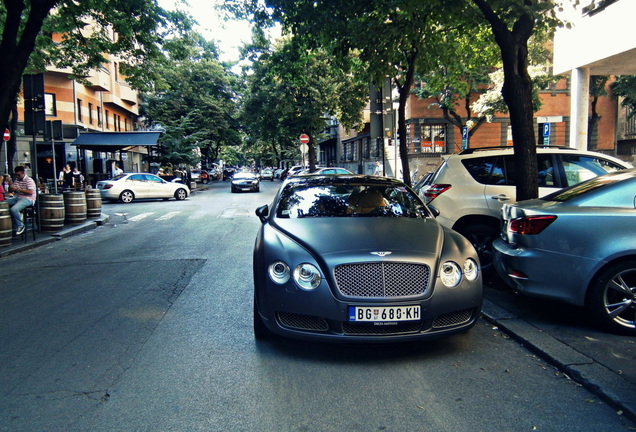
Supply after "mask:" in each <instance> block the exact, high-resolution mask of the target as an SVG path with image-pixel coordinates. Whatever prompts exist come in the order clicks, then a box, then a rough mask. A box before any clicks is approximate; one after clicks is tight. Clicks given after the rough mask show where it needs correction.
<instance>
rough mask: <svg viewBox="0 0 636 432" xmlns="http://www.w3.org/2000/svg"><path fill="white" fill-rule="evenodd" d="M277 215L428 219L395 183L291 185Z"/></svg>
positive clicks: (414, 199) (415, 199) (411, 196)
mask: <svg viewBox="0 0 636 432" xmlns="http://www.w3.org/2000/svg"><path fill="white" fill-rule="evenodd" d="M276 216H277V217H280V218H304V217H359V216H383V217H410V218H422V217H429V216H430V213H429V212H428V210H427V208H426V206H424V204H422V202H421V201H420V200H419V198H418V197H417V196H416V195H414V194H413V193H412V192H410V191H409V190H408V189H407V188H406V187H405V186H398V185H395V184H360V183H357V184H356V183H327V184H320V185H308V184H292V185H288V186H287V187H286V188H285V189H284V190H283V191H282V194H281V198H280V200H279V203H278V206H277V211H276Z"/></svg>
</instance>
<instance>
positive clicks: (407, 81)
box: [395, 50, 418, 186]
mask: <svg viewBox="0 0 636 432" xmlns="http://www.w3.org/2000/svg"><path fill="white" fill-rule="evenodd" d="M417 55H418V53H417V50H415V51H413V52H412V53H411V55H410V56H409V68H408V70H407V71H406V75H405V77H404V83H403V84H402V85H400V83H399V82H398V80H395V82H396V84H397V86H398V91H399V93H400V103H399V105H398V136H399V137H400V159H401V160H402V177H403V179H404V183H406V184H407V185H408V186H411V169H410V168H409V149H408V137H407V136H406V102H407V101H408V99H409V96H410V94H411V86H412V85H413V81H414V80H415V60H416V59H417Z"/></svg>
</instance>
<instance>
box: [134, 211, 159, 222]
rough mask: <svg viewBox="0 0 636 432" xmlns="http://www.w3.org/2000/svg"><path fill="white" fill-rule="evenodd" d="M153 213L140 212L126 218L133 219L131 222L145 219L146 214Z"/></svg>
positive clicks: (150, 214)
mask: <svg viewBox="0 0 636 432" xmlns="http://www.w3.org/2000/svg"><path fill="white" fill-rule="evenodd" d="M153 214H155V212H150V213H142V214H138V215H137V216H133V217H131V218H128V220H129V221H133V222H137V221H140V220H142V219H146V218H147V217H148V216H152V215H153Z"/></svg>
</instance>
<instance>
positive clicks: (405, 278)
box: [253, 175, 482, 342]
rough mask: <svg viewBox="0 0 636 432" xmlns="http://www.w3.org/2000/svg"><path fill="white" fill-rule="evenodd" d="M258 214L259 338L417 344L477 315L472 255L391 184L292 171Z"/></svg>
mask: <svg viewBox="0 0 636 432" xmlns="http://www.w3.org/2000/svg"><path fill="white" fill-rule="evenodd" d="M256 214H257V215H258V217H259V218H260V220H261V222H262V225H261V228H260V231H259V233H258V235H257V238H256V244H255V247H254V260H253V262H254V268H253V274H254V299H255V300H254V335H255V337H256V338H266V337H268V336H270V335H271V334H277V335H280V336H286V337H293V338H301V339H314V340H324V341H352V342H394V341H405V340H417V339H427V338H432V337H435V336H440V335H449V334H452V333H456V332H462V331H466V330H468V329H469V328H471V327H472V326H473V325H474V324H475V321H476V320H477V318H478V317H479V314H480V310H481V303H482V280H481V274H480V271H479V261H478V258H477V253H476V252H475V250H474V248H473V247H472V245H471V244H470V242H468V240H466V239H465V238H464V237H462V236H461V235H460V234H458V233H456V232H454V231H452V230H449V229H446V228H443V227H442V226H441V225H440V224H438V223H437V221H436V220H435V217H434V215H433V214H432V212H431V211H430V210H429V209H428V208H427V207H426V205H425V204H424V203H423V202H422V201H421V200H420V199H419V197H418V196H417V195H416V194H415V193H413V192H412V191H411V190H410V189H409V188H407V187H406V186H405V184H404V183H402V182H400V181H398V180H395V179H390V178H382V177H373V176H361V175H355V176H298V177H295V178H291V179H289V180H286V181H285V183H283V185H282V186H281V188H280V189H279V191H278V193H277V195H276V196H275V198H274V200H273V202H272V204H271V206H270V205H265V206H262V207H259V208H258V209H257V210H256Z"/></svg>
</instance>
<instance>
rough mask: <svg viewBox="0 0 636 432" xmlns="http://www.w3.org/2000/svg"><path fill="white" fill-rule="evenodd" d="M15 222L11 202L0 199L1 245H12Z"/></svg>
mask: <svg viewBox="0 0 636 432" xmlns="http://www.w3.org/2000/svg"><path fill="white" fill-rule="evenodd" d="M12 230H13V223H12V221H11V213H9V203H7V202H6V201H0V247H4V246H11V235H12V234H13V233H12Z"/></svg>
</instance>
